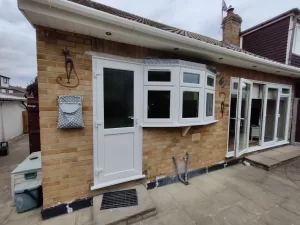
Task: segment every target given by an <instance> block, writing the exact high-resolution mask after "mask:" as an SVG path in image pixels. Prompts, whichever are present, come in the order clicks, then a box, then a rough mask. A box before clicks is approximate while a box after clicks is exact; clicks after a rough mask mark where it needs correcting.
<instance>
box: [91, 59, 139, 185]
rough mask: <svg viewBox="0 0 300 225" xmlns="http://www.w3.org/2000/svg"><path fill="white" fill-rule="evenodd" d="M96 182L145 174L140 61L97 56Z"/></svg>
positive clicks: (95, 84)
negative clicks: (125, 60)
mask: <svg viewBox="0 0 300 225" xmlns="http://www.w3.org/2000/svg"><path fill="white" fill-rule="evenodd" d="M93 70H94V78H93V108H94V109H93V114H94V116H93V117H94V132H93V133H94V186H93V187H92V190H94V189H97V188H102V187H106V186H111V185H115V184H119V183H123V182H127V181H131V180H135V179H140V178H143V177H144V175H142V128H141V126H140V121H141V118H142V117H141V109H142V107H141V105H142V93H143V92H142V86H143V85H142V80H143V79H142V76H143V67H142V65H139V64H134V63H127V62H121V61H114V60H109V59H107V60H106V59H99V58H96V57H95V58H93Z"/></svg>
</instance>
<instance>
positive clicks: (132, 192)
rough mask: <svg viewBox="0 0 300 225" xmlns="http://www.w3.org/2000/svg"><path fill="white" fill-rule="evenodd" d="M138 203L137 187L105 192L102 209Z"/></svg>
mask: <svg viewBox="0 0 300 225" xmlns="http://www.w3.org/2000/svg"><path fill="white" fill-rule="evenodd" d="M137 204H138V199H137V194H136V189H129V190H124V191H113V192H107V193H104V194H103V198H102V204H101V208H100V210H104V209H113V208H121V207H128V206H134V205H137Z"/></svg>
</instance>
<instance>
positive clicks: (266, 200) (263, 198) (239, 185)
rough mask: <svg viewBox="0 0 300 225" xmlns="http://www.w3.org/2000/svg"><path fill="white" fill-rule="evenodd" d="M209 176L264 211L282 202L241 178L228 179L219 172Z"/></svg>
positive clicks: (275, 196) (280, 199)
mask: <svg viewBox="0 0 300 225" xmlns="http://www.w3.org/2000/svg"><path fill="white" fill-rule="evenodd" d="M211 176H212V177H213V178H214V179H216V180H219V181H220V182H222V183H223V184H224V185H225V186H227V187H228V188H230V189H231V190H233V191H236V192H237V193H239V194H240V195H241V196H243V197H245V198H246V199H249V200H251V201H253V202H254V203H256V204H258V205H260V206H261V207H262V208H264V209H266V210H268V209H270V208H272V207H274V206H275V205H278V204H279V203H280V202H281V201H282V198H281V197H279V196H277V195H275V194H273V193H271V192H269V191H266V190H264V189H263V188H261V187H258V186H256V185H254V184H252V183H250V182H247V181H245V180H243V179H241V178H235V177H228V176H226V175H223V174H222V173H221V171H217V172H214V173H211Z"/></svg>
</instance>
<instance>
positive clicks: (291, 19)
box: [285, 16, 294, 64]
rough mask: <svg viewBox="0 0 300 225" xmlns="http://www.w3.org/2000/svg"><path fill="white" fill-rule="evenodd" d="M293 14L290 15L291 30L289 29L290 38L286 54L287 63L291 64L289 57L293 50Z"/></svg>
mask: <svg viewBox="0 0 300 225" xmlns="http://www.w3.org/2000/svg"><path fill="white" fill-rule="evenodd" d="M293 24H294V21H293V16H290V23H289V30H288V38H287V44H286V53H285V54H286V56H285V64H289V57H290V53H291V51H292V48H293V46H292V48H291V41H292V38H293V37H292V35H293Z"/></svg>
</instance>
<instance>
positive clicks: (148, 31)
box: [18, 0, 300, 77]
mask: <svg viewBox="0 0 300 225" xmlns="http://www.w3.org/2000/svg"><path fill="white" fill-rule="evenodd" d="M18 2H19V9H20V10H23V11H25V12H28V13H36V15H37V16H36V17H35V18H37V17H45V16H48V17H53V18H56V19H59V20H63V21H69V22H72V23H77V24H80V25H81V26H86V27H95V28H96V29H102V30H106V31H109V32H115V33H116V34H117V35H118V37H121V36H123V35H124V37H125V36H126V37H130V39H131V40H135V39H136V38H139V40H143V46H145V45H146V44H147V42H148V41H150V39H151V41H153V42H152V43H155V45H157V44H158V43H160V45H164V46H165V49H170V50H171V49H173V48H174V46H176V47H178V48H179V49H182V50H184V51H188V52H190V53H195V54H198V55H200V54H201V55H208V56H210V57H211V61H215V62H219V57H225V59H226V58H227V59H226V60H223V61H224V62H223V63H225V64H228V65H235V66H238V65H237V64H238V63H239V62H242V61H243V62H244V63H242V64H240V63H239V66H240V67H243V68H248V69H249V68H250V67H249V64H255V65H258V67H257V70H259V71H262V72H268V73H275V71H276V70H278V69H279V70H281V75H284V76H291V77H298V76H299V75H300V68H297V67H293V66H289V65H285V64H282V63H279V62H276V61H272V60H268V59H265V58H260V57H257V56H254V55H250V54H246V53H243V52H239V51H235V50H232V49H228V48H224V47H221V46H218V45H213V44H210V43H206V42H204V41H199V40H196V39H192V38H189V37H186V36H181V35H178V34H175V33H171V32H168V31H164V30H161V29H158V28H155V27H151V26H147V25H145V24H141V23H138V22H135V21H131V20H128V19H125V18H121V17H118V16H114V15H111V14H108V13H105V12H102V11H99V10H95V9H93V8H89V7H85V6H82V5H79V4H76V3H73V2H70V1H65V0H52V1H51V3H52V6H53V7H51V8H50V7H48V1H46V0H31V1H30V0H18ZM63 10H64V11H63ZM42 22H43V21H41V23H42ZM41 25H43V24H41ZM44 25H46V24H44ZM51 26H52V28H56V29H59V27H55V26H56V25H53V24H52V25H51ZM85 34H86V33H85ZM94 35H95V36H97V35H98V36H99V34H97V35H96V34H94ZM106 38H107V39H109V38H108V37H106ZM225 61H227V62H225ZM247 63H248V64H247ZM271 71H274V72H271Z"/></svg>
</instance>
